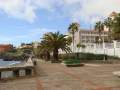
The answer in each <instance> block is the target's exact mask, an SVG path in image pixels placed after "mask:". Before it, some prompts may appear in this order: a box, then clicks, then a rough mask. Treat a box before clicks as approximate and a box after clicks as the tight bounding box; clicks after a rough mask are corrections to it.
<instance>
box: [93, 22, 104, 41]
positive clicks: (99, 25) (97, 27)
mask: <svg viewBox="0 0 120 90" xmlns="http://www.w3.org/2000/svg"><path fill="white" fill-rule="evenodd" d="M95 30H96V31H98V33H99V40H102V37H101V34H102V31H103V30H104V24H103V23H102V22H101V21H98V22H96V24H95Z"/></svg>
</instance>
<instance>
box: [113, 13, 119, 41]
mask: <svg viewBox="0 0 120 90" xmlns="http://www.w3.org/2000/svg"><path fill="white" fill-rule="evenodd" d="M112 32H113V33H112V34H113V37H114V39H115V40H120V13H119V14H118V15H117V16H116V17H115V18H114V22H113V30H112Z"/></svg>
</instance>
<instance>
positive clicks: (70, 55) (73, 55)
mask: <svg viewBox="0 0 120 90" xmlns="http://www.w3.org/2000/svg"><path fill="white" fill-rule="evenodd" d="M59 58H60V59H62V60H69V59H74V60H75V59H77V60H103V59H104V58H105V59H106V60H107V59H119V58H118V57H114V56H108V55H104V54H93V53H67V54H60V55H59Z"/></svg>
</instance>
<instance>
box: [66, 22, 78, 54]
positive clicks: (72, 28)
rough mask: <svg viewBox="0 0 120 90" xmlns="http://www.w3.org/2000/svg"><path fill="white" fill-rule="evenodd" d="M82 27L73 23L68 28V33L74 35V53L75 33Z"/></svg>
mask: <svg viewBox="0 0 120 90" xmlns="http://www.w3.org/2000/svg"><path fill="white" fill-rule="evenodd" d="M79 27H80V25H79V24H78V23H72V24H70V26H69V27H68V31H69V33H70V34H72V42H73V52H74V43H75V42H74V38H75V32H77V31H78V30H79Z"/></svg>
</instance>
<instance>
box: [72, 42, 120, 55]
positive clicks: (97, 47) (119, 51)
mask: <svg viewBox="0 0 120 90" xmlns="http://www.w3.org/2000/svg"><path fill="white" fill-rule="evenodd" d="M74 49H75V50H74V52H84V53H94V54H106V55H110V56H117V57H120V42H117V41H114V42H113V43H102V44H95V43H89V44H86V47H85V48H77V47H75V48H74Z"/></svg>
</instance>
